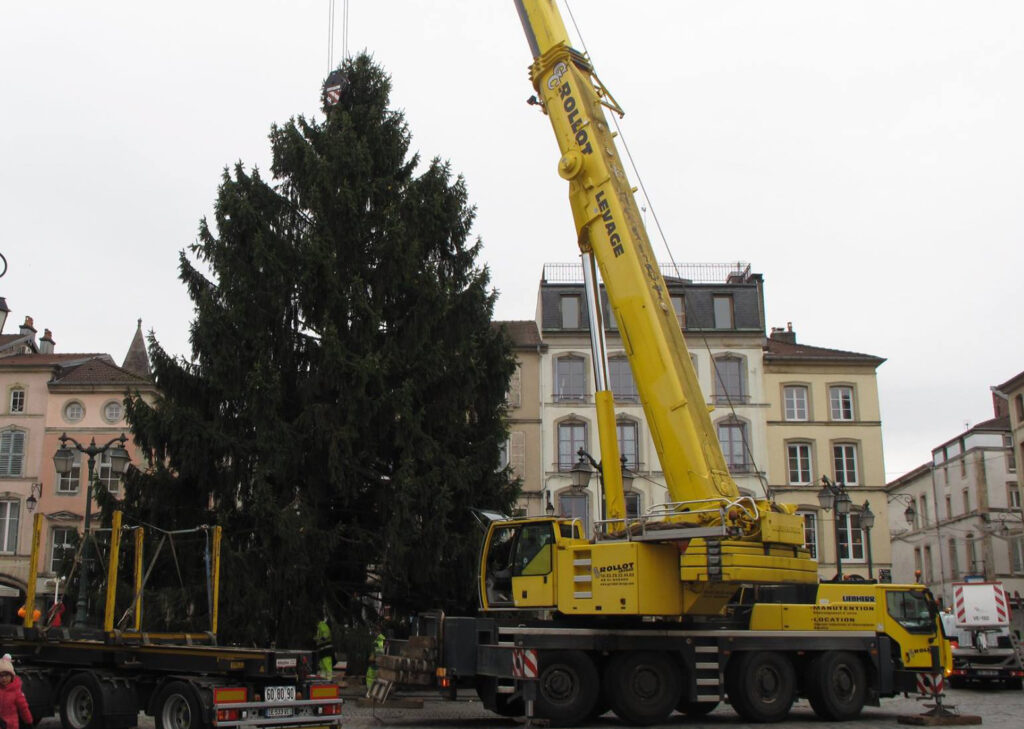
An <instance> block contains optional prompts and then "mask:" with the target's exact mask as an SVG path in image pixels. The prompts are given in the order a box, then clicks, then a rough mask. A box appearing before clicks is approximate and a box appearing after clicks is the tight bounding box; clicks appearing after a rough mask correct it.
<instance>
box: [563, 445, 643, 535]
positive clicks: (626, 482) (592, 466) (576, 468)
mask: <svg viewBox="0 0 1024 729" xmlns="http://www.w3.org/2000/svg"><path fill="white" fill-rule="evenodd" d="M576 455H577V456H578V457H579V460H578V461H576V463H575V465H573V467H572V468H571V469H569V473H570V474H571V475H572V490H573V491H575V492H576V493H578V494H582V493H583V492H584V491H586V490H587V486H588V485H589V484H590V477H591V476H592V475H593V473H594V471H595V470H596V471H597V480H598V483H599V484H600V486H601V521H604V520H605V516H606V515H605V503H604V467H603V466H602V465H601V464H600V463H598V462H597V461H596V460H594V457H593V456H592V455H590V454H589V453H587V452H586V451H585V450H583V449H582V448H580V449H579V450H578V451H576ZM619 461H621V466H620V467H621V469H622V491H623V493H625V492H626V491H629V490H630V487H631V486H632V485H633V472H632V471H630V470H629V469H628V468H626V463H627V460H626V457H625V456H620V457H619Z"/></svg>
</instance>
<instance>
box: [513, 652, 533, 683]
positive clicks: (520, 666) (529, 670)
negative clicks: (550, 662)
mask: <svg viewBox="0 0 1024 729" xmlns="http://www.w3.org/2000/svg"><path fill="white" fill-rule="evenodd" d="M537 665H538V663H537V651H536V650H534V649H532V648H513V649H512V677H513V678H537Z"/></svg>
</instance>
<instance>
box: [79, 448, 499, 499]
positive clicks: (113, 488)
mask: <svg viewBox="0 0 1024 729" xmlns="http://www.w3.org/2000/svg"><path fill="white" fill-rule="evenodd" d="M502 445H503V446H504V448H503V451H504V458H505V463H508V441H505V442H504V443H502ZM503 467H504V466H503ZM96 480H97V481H99V482H100V483H102V484H103V485H104V486H106V487H107V491H109V492H110V493H112V494H116V493H117V491H118V489H120V488H121V477H120V476H119V475H117V474H116V473H114V468H113V464H112V463H111V462H110V451H105V452H103V453H101V454H100V456H99V458H98V459H97V463H96Z"/></svg>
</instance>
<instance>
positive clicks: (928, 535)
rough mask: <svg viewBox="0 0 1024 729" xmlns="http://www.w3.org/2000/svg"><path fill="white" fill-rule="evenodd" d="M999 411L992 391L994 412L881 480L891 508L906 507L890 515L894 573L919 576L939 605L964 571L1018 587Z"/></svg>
mask: <svg viewBox="0 0 1024 729" xmlns="http://www.w3.org/2000/svg"><path fill="white" fill-rule="evenodd" d="M1005 410H1006V408H1005V403H1004V402H1002V403H1001V402H1000V398H999V397H998V396H997V398H996V407H995V411H996V417H994V418H992V419H990V420H986V421H985V422H982V423H978V424H977V425H975V426H973V427H971V428H968V429H967V430H965V431H964V432H962V433H960V434H958V435H956V436H955V437H953V438H950V439H949V440H947V441H946V442H944V443H942V444H941V445H939V446H937V447H936V448H933V449H932V458H931V461H929V462H928V463H925V464H923V465H921V466H919V467H918V468H916V469H914V470H913V471H911V472H910V473H908V474H905V475H904V476H901V477H900V478H898V479H896V480H895V481H893V482H892V483H890V484H889V485H888V493H889V498H890V500H891V501H892V508H893V509H894V511H896V510H898V509H906V508H907V507H911V506H912V509H911V512H912V513H911V512H905V514H906V517H907V518H905V519H896V518H894V519H893V521H892V530H893V531H892V544H893V562H894V573H895V575H896V577H897V579H899V580H901V581H903V580H905V581H914V580H916V579H920V581H921V582H923V583H924V584H926V585H928V587H929V589H931V590H932V592H933V593H934V594H935V596H936V597H937V598H939V599H941V600H942V601H943V603H944V604H946V605H949V604H951V600H952V596H953V588H952V583H953V582H957V581H960V580H963V579H965V578H978V579H984V580H999V581H1001V582H1003V583H1004V585H1005V586H1006V588H1007V591H1008V592H1009V594H1011V595H1013V594H1014V593H1024V553H1022V547H1024V537H1022V531H1021V519H1020V514H1021V511H1020V484H1019V478H1020V476H1019V470H1020V469H1019V468H1018V467H1017V460H1016V458H1015V454H1014V449H1013V448H1012V447H1011V441H1010V418H1009V417H1008V416H1007V415H1005V414H1000V413H1005ZM894 517H895V514H894ZM908 521H909V523H908Z"/></svg>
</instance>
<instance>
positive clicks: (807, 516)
mask: <svg viewBox="0 0 1024 729" xmlns="http://www.w3.org/2000/svg"><path fill="white" fill-rule="evenodd" d="M800 515H801V516H802V517H803V518H804V546H805V547H807V550H808V551H809V552H810V553H811V559H817V558H818V515H817V514H812V513H806V512H800Z"/></svg>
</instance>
